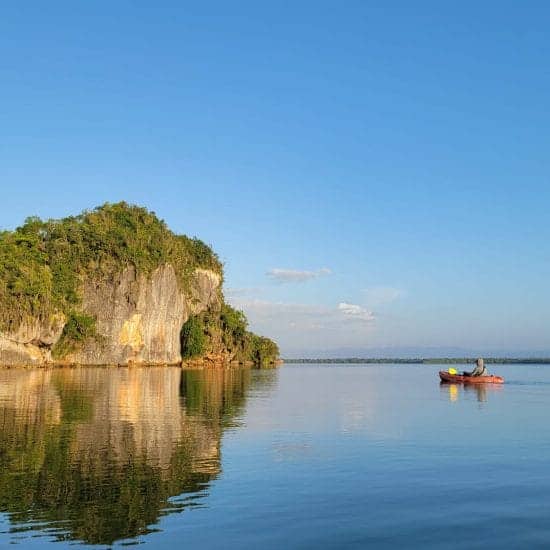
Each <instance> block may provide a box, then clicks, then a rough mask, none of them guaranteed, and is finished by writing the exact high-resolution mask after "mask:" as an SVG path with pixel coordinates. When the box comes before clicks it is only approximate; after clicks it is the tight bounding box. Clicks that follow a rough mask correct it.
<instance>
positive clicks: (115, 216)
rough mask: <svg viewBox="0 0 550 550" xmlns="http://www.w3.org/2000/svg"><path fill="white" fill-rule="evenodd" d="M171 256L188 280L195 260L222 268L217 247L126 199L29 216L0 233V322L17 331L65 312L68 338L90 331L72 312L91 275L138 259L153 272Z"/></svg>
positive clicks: (185, 281)
mask: <svg viewBox="0 0 550 550" xmlns="http://www.w3.org/2000/svg"><path fill="white" fill-rule="evenodd" d="M164 263H170V264H172V266H173V267H174V269H175V271H176V273H177V275H178V277H179V279H180V283H181V284H182V287H183V288H187V285H188V283H189V280H190V277H191V275H192V274H193V272H194V270H195V269H196V268H197V267H202V268H207V269H211V270H214V271H216V272H218V273H221V271H222V270H221V264H220V261H219V260H218V257H217V256H216V254H215V253H214V252H213V251H212V250H211V249H210V248H209V247H208V246H207V245H206V244H204V243H203V242H202V241H200V240H199V239H196V238H189V237H186V236H184V235H176V234H174V233H173V232H172V231H170V230H169V229H168V227H167V226H166V224H165V223H164V222H163V221H162V220H159V219H158V218H157V217H156V215H155V214H154V213H153V212H149V211H148V210H146V209H145V208H141V207H138V206H130V205H128V204H126V203H124V202H120V203H117V204H109V203H107V204H104V205H103V206H100V207H98V208H96V209H95V210H92V211H85V212H83V213H82V214H80V215H79V216H70V217H67V218H63V219H61V220H47V221H43V220H41V219H39V218H36V217H33V218H28V219H27V220H26V221H25V223H24V224H23V225H22V226H21V227H18V228H17V229H16V230H15V231H4V232H1V233H0V304H1V305H2V307H1V308H0V330H6V331H12V330H15V329H17V328H18V327H19V325H20V324H21V323H22V322H23V321H24V320H25V319H26V318H29V317H33V318H38V319H46V320H47V319H48V318H49V316H51V315H52V314H53V313H55V312H61V313H63V314H65V316H66V317H67V318H68V320H69V323H68V324H67V327H66V330H65V332H64V336H63V338H64V343H65V345H67V344H68V343H69V341H70V340H72V341H73V342H77V341H79V340H80V339H81V337H82V336H86V335H88V336H89V335H91V334H92V333H93V327H91V326H88V325H89V319H88V320H86V322H85V324H86V326H85V327H84V326H83V324H82V322H83V319H77V318H76V317H74V315H75V314H74V310H75V308H78V305H79V303H80V287H81V282H82V281H83V279H84V278H86V277H95V278H100V277H106V276H110V275H111V274H112V273H114V272H116V271H120V270H121V269H122V268H124V267H126V266H128V265H133V266H135V268H136V269H137V270H138V271H139V272H142V273H150V272H151V271H153V270H154V269H155V268H157V267H158V266H159V265H161V264H164Z"/></svg>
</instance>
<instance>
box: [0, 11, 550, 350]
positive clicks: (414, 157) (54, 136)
mask: <svg viewBox="0 0 550 550" xmlns="http://www.w3.org/2000/svg"><path fill="white" fill-rule="evenodd" d="M549 27H550V8H549V7H548V6H547V4H546V3H544V2H521V3H520V2H489V1H487V2H460V3H458V2H414V3H413V2H367V1H362V2H352V1H349V2H345V3H342V2H338V3H337V2H318V1H316V2H231V3H229V2H220V3H213V2H194V3H188V2H155V3H151V2H137V1H134V2H124V1H119V2H99V1H98V2H93V3H84V2H80V3H74V2H51V3H48V6H47V9H46V7H45V5H44V4H43V3H40V2H34V3H33V2H26V3H15V2H13V3H11V4H9V5H8V4H5V5H4V6H3V7H2V17H0V51H1V56H0V84H1V85H0V102H1V105H2V108H1V109H0V185H1V189H2V201H1V202H0V214H1V218H0V225H1V226H2V227H5V228H12V227H15V226H17V225H18V224H19V223H20V222H21V221H22V220H23V219H24V218H25V217H26V216H27V215H31V214H37V215H40V216H42V217H59V216H63V215H67V214H72V213H75V212H78V211H81V210H82V209H84V208H90V207H93V206H96V205H99V204H101V203H103V202H105V201H118V200H126V201H129V202H132V203H138V204H142V205H145V206H147V207H149V208H150V209H152V210H154V211H155V212H156V213H157V214H158V215H159V216H160V217H162V218H163V219H165V220H166V221H167V222H168V224H169V225H170V226H171V227H172V228H173V229H174V230H175V231H177V232H183V233H187V234H191V235H197V236H199V237H200V238H202V239H203V240H205V241H206V242H208V243H210V244H212V245H213V246H214V248H215V249H216V250H217V251H218V253H219V254H220V256H221V258H222V259H223V260H224V262H225V264H226V286H227V296H228V299H230V300H231V301H232V302H233V303H234V304H235V305H237V306H239V307H242V308H243V309H244V310H245V311H246V312H247V313H248V315H249V317H250V321H251V325H252V328H253V329H256V330H258V331H260V332H263V333H265V334H268V335H270V336H273V337H275V338H276V339H277V340H278V341H279V343H280V344H281V347H282V349H283V352H284V353H288V354H291V353H294V352H296V353H299V352H300V351H301V350H313V351H316V350H323V349H330V348H339V347H355V348H357V347H380V346H390V347H400V346H459V347H476V348H488V349H489V348H491V349H549V348H550V342H549V333H550V331H549V329H550V293H549V292H548V290H547V284H548V280H549V279H550V277H549V276H550V248H549V246H548V242H549V238H550V224H549V222H548V219H547V215H548V214H547V213H548V209H549V206H550V181H549V168H550V156H549V154H548V151H549V145H550V143H549V141H550V137H549V136H550V132H549V129H550V124H549V123H550V109H548V97H550V70H549V68H548V67H549V65H548V59H550V36H549V34H548V32H547V30H548V28H549Z"/></svg>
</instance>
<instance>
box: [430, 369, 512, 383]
mask: <svg viewBox="0 0 550 550" xmlns="http://www.w3.org/2000/svg"><path fill="white" fill-rule="evenodd" d="M439 378H441V381H442V382H455V383H457V384H462V383H463V384H502V383H503V382H504V378H502V376H493V375H491V376H463V375H462V374H449V373H448V372H447V371H445V370H440V371H439Z"/></svg>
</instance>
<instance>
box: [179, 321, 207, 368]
mask: <svg viewBox="0 0 550 550" xmlns="http://www.w3.org/2000/svg"><path fill="white" fill-rule="evenodd" d="M205 344H206V336H205V334H204V330H203V325H202V323H201V321H200V320H199V319H198V318H197V317H190V318H189V320H188V321H187V322H186V323H185V324H184V325H183V328H182V329H181V355H182V357H183V358H184V359H191V358H193V357H198V356H200V355H203V354H204V352H205Z"/></svg>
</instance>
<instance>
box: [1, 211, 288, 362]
mask: <svg viewBox="0 0 550 550" xmlns="http://www.w3.org/2000/svg"><path fill="white" fill-rule="evenodd" d="M278 362H279V350H278V347H277V344H276V343H275V342H273V341H272V340H270V339H269V338H266V337H264V336H258V335H256V334H253V333H252V332H250V331H249V330H248V323H247V319H246V317H245V315H244V313H243V312H241V311H238V310H236V309H234V308H233V307H231V306H230V305H229V304H227V303H226V301H225V299H224V295H223V266H222V263H221V262H220V260H219V258H218V256H217V255H216V254H215V252H214V251H213V250H212V249H211V248H210V247H209V246H207V245H206V244H205V243H204V242H203V241H201V240H200V239H197V238H190V237H187V236H185V235H177V234H175V233H174V232H172V231H171V230H170V229H169V228H168V227H167V225H166V224H165V222H163V221H162V220H160V219H159V218H158V217H157V216H156V215H155V213H154V212H150V211H148V210H147V209H146V208H143V207H140V206H133V205H129V204H127V203H125V202H119V203H115V204H111V203H106V204H104V205H102V206H99V207H97V208H95V209H93V210H89V211H84V212H82V213H81V214H79V215H77V216H70V217H66V218H63V219H59V220H45V221H44V220H41V219H40V218H38V217H30V218H27V219H26V220H25V223H24V224H23V225H22V226H21V227H18V228H17V229H15V230H14V231H2V232H0V366H33V365H34V366H47V365H115V366H129V365H180V364H181V365H183V366H226V365H249V366H251V365H256V366H260V367H262V366H269V365H275V364H277V363H278Z"/></svg>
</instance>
